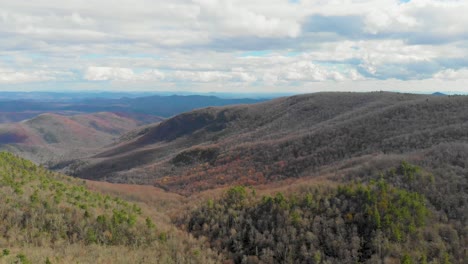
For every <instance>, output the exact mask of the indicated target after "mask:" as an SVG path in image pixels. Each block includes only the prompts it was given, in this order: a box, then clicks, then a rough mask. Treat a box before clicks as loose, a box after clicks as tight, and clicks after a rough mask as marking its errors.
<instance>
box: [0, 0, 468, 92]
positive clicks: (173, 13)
mask: <svg viewBox="0 0 468 264" xmlns="http://www.w3.org/2000/svg"><path fill="white" fill-rule="evenodd" d="M466 13H468V2H467V1H457V0H412V1H408V2H402V1H398V0H379V1H373V0H331V1H288V0H254V1H252V0H249V1H247V0H173V1H160V0H156V1H146V0H113V1H111V0H100V1H97V2H95V3H93V5H92V6H90V5H89V4H84V2H83V1H59V0H42V1H32V2H31V1H30V2H25V1H4V3H2V9H1V10H0V38H1V40H2V41H0V69H2V70H1V72H0V83H1V84H0V89H6V88H8V87H9V86H8V85H9V84H14V83H21V84H25V83H32V84H31V87H34V85H36V87H38V88H39V87H40V88H42V87H48V86H50V87H56V86H58V85H57V83H59V82H67V86H66V87H76V88H77V89H78V88H79V87H82V88H89V87H92V88H93V89H99V87H101V88H102V89H107V88H108V87H109V89H111V88H112V87H114V88H115V87H116V85H118V84H121V83H124V84H125V85H126V86H125V87H127V89H128V87H134V88H135V89H140V88H141V87H143V88H144V89H150V88H154V87H160V88H161V89H178V90H181V89H200V90H204V89H226V90H228V91H232V90H233V89H239V91H250V90H252V89H257V90H263V89H271V90H284V91H287V90H289V89H305V90H307V88H304V87H307V86H310V87H312V86H313V87H322V88H323V89H327V87H329V88H330V89H332V88H331V87H338V86H339V87H345V86H346V87H349V88H348V89H349V90H359V87H363V86H366V87H368V86H367V85H364V83H367V84H370V83H372V84H376V83H374V82H377V83H378V82H380V83H381V84H382V86H386V85H387V84H388V83H393V84H395V83H396V84H398V85H396V87H401V89H403V88H405V87H406V86H405V85H406V84H412V85H423V84H424V86H425V87H430V85H427V83H426V81H432V82H435V83H437V82H451V83H453V82H457V83H458V82H459V81H460V82H463V81H466V78H465V73H464V72H465V71H466V68H468V60H467V59H465V58H468V27H466V25H467V24H468V17H467V16H466V15H465V14H466ZM245 54H261V56H250V57H246V56H245ZM400 81H401V82H402V83H400ZM353 82H354V83H356V84H359V87H358V86H356V87H355V86H353V85H348V84H350V83H353ZM37 83H40V85H39V84H37ZM104 83H105V84H104ZM109 83H111V84H109ZM403 84H405V85H403ZM122 85H123V84H122ZM442 86H443V85H442ZM138 87H140V88H138ZM369 87H370V86H369ZM310 89H311V88H310ZM375 89H379V87H378V85H376V86H375ZM407 89H409V88H407ZM415 89H416V88H415Z"/></svg>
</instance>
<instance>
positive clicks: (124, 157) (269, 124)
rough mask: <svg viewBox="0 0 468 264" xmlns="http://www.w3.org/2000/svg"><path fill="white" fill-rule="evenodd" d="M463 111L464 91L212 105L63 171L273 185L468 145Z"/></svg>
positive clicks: (467, 100)
mask: <svg viewBox="0 0 468 264" xmlns="http://www.w3.org/2000/svg"><path fill="white" fill-rule="evenodd" d="M467 112H468V97H463V96H455V97H436V96H430V95H411V94H396V93H318V94H310V95H300V96H293V97H287V98H280V99H276V100H272V101H269V102H264V103H260V104H255V105H241V106H229V107H217V108H213V107H211V108H205V109H200V110H196V111H192V112H188V113H184V114H181V115H178V116H175V117H173V118H170V119H168V120H166V121H164V122H162V123H160V124H158V125H154V126H150V127H148V128H146V129H145V130H144V131H143V132H141V131H140V132H141V133H140V134H137V135H138V136H137V137H135V138H132V137H130V138H129V140H128V141H124V142H121V143H119V144H117V145H116V146H113V147H111V148H108V149H106V150H104V151H102V152H101V153H100V154H98V155H96V156H94V157H91V158H89V159H85V160H84V164H85V165H83V163H82V165H81V166H78V169H77V170H74V171H70V172H72V173H74V174H75V175H77V176H79V177H84V178H91V179H101V180H102V179H105V180H108V181H114V182H137V183H143V184H156V185H157V186H159V187H162V188H166V189H168V190H173V191H177V192H181V193H190V192H192V191H195V190H203V189H207V188H212V187H215V186H223V185H226V184H232V183H244V184H245V183H248V184H258V183H264V182H271V181H278V180H284V179H287V178H297V177H304V176H311V175H314V174H316V173H317V172H318V171H319V170H321V169H323V168H326V167H329V166H330V165H333V164H335V163H336V162H343V161H345V160H350V159H354V158H357V157H361V156H365V155H388V154H402V153H412V152H415V151H421V150H423V149H427V148H430V147H432V146H435V145H438V144H442V143H448V142H468V116H467V115H466V113H467ZM75 168H76V166H75Z"/></svg>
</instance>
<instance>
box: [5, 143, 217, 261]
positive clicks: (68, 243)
mask: <svg viewBox="0 0 468 264" xmlns="http://www.w3.org/2000/svg"><path fill="white" fill-rule="evenodd" d="M94 186H96V185H94ZM0 200H1V201H2V202H1V203H0V232H1V234H2V235H1V236H0V245H1V251H0V263H159V260H164V263H181V262H182V263H189V262H190V263H217V261H216V255H215V254H213V253H211V252H210V251H209V250H207V249H206V248H205V247H203V244H202V243H201V242H200V241H197V240H194V239H193V238H190V237H188V236H187V235H184V234H182V233H181V232H178V231H176V230H175V229H174V228H170V227H168V225H169V223H167V221H166V220H165V217H161V216H160V215H158V214H157V212H156V211H155V210H154V209H152V208H149V207H147V206H145V205H144V204H136V203H133V202H128V201H125V200H123V199H121V198H118V197H116V196H115V195H111V194H102V193H99V192H97V191H93V190H91V189H90V188H89V187H88V184H87V183H86V182H84V181H82V180H78V179H73V178H71V177H68V176H65V175H61V174H58V173H55V172H51V171H48V170H46V169H44V168H42V167H39V166H36V165H35V164H33V163H32V162H30V161H28V160H24V159H21V158H18V157H16V156H14V155H12V154H10V153H5V152H1V153H0ZM142 206H143V207H142ZM195 251H196V252H198V254H197V255H195V254H193V253H192V252H195ZM202 253H203V254H202ZM218 263H219V262H218Z"/></svg>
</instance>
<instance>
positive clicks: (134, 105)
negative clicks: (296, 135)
mask: <svg viewBox="0 0 468 264" xmlns="http://www.w3.org/2000/svg"><path fill="white" fill-rule="evenodd" d="M0 101H1V102H0V123H8V122H18V121H21V120H25V119H28V118H32V117H34V116H37V115H39V114H43V113H57V114H61V115H75V114H80V113H96V112H115V113H133V114H146V115H154V116H161V117H170V116H173V115H176V114H180V113H182V112H186V111H191V110H194V109H197V108H202V107H207V106H224V105H233V104H252V103H258V102H262V101H265V99H247V98H246V99H223V98H219V97H215V96H201V95H189V96H180V95H173V96H159V95H155V96H147V97H137V98H131V97H122V98H107V97H95V98H81V97H78V98H72V99H71V98H69V97H67V96H64V97H63V98H62V97H60V96H58V95H57V94H54V96H53V97H50V98H49V99H42V100H41V99H37V100H31V99H16V97H15V96H13V95H11V96H8V97H3V99H1V98H0Z"/></svg>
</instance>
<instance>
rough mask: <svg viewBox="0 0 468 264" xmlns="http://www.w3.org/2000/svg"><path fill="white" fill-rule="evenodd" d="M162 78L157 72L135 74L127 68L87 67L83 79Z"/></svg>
mask: <svg viewBox="0 0 468 264" xmlns="http://www.w3.org/2000/svg"><path fill="white" fill-rule="evenodd" d="M163 78H164V74H163V73H161V72H160V71H158V70H147V71H144V72H142V73H140V74H136V73H135V72H134V71H133V70H132V69H129V68H118V67H96V66H91V67H88V68H87V69H86V71H85V74H84V79H85V80H88V81H154V80H161V79H163Z"/></svg>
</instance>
